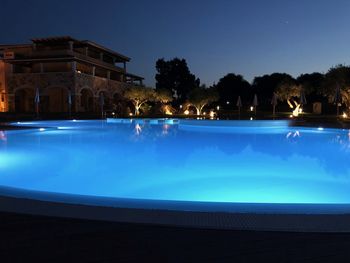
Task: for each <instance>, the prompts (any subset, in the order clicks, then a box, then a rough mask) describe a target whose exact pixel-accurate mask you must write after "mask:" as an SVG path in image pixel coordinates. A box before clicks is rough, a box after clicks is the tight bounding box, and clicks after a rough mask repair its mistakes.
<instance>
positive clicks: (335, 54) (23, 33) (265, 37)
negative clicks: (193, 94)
mask: <svg viewBox="0 0 350 263" xmlns="http://www.w3.org/2000/svg"><path fill="white" fill-rule="evenodd" d="M1 10H2V12H1V21H2V22H1V26H0V28H1V31H0V32H1V33H0V43H4V44H5V43H6V44H7V43H22V42H28V41H29V39H30V38H32V37H45V36H58V35H71V36H73V37H75V38H78V39H89V40H92V41H95V42H97V43H100V44H102V45H105V46H106V47H109V48H111V49H114V50H116V51H118V52H120V53H123V54H125V55H127V56H129V57H131V58H132V61H131V63H129V71H132V73H135V74H139V75H142V76H144V77H145V78H146V84H148V85H154V82H155V80H154V75H155V61H156V60H157V59H158V58H161V57H164V58H165V59H170V58H173V57H180V58H185V59H186V60H187V62H188V65H189V67H190V70H191V71H192V72H193V73H194V74H195V75H196V76H197V77H199V78H200V79H201V81H202V82H204V83H206V84H208V85H210V84H212V83H213V82H217V81H218V80H219V79H220V78H221V77H223V76H224V75H225V74H226V73H230V72H233V73H239V74H242V75H243V76H244V77H245V78H246V79H247V80H249V81H251V80H252V78H253V77H254V76H259V75H263V74H267V73H272V72H287V73H290V74H292V75H293V76H297V75H299V74H300V73H308V72H310V73H311V72H314V71H319V72H326V71H327V70H328V69H329V67H331V66H334V65H336V64H339V63H343V64H349V61H350V1H348V0H336V1H334V0H333V1H332V0H235V1H234V0H217V1H214V0H210V1H205V0H203V1H200V0H187V1H186V0H173V1H171V0H149V1H146V0H139V1H136V0H100V1H90V0H85V1H82V0H79V1H78V0H59V1H57V0H30V1H29V0H22V1H19V0H17V1H13V0H1Z"/></svg>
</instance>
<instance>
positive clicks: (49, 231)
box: [0, 212, 350, 263]
mask: <svg viewBox="0 0 350 263" xmlns="http://www.w3.org/2000/svg"><path fill="white" fill-rule="evenodd" d="M0 233H1V235H0V258H1V262H288V263H290V262H298V263H301V262H332V263H333V262H349V260H350V250H349V247H350V235H349V234H344V233H295V232H294V233H293V232H266V231H237V230H212V229H198V228H181V227H164V226H157V225H144V224H126V223H116V222H104V221H94V220H81V219H70V218H58V217H45V216H34V215H23V214H16V213H4V212H1V213H0Z"/></svg>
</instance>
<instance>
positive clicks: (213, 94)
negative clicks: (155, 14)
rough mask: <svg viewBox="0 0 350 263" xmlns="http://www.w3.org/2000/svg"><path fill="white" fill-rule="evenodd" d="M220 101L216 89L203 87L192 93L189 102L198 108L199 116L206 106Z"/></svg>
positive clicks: (193, 90)
mask: <svg viewBox="0 0 350 263" xmlns="http://www.w3.org/2000/svg"><path fill="white" fill-rule="evenodd" d="M218 99H219V95H218V93H217V90H216V89H215V88H213V87H211V88H207V87H206V86H205V85H202V86H200V87H197V88H194V89H192V90H191V91H190V93H189V98H188V102H189V104H190V105H192V106H194V107H195V108H196V111H197V115H201V114H202V110H203V108H204V107H205V106H206V105H208V104H210V103H212V102H215V101H217V100H218Z"/></svg>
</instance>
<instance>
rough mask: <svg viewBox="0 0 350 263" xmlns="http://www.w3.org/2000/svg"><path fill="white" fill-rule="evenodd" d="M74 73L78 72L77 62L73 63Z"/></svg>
mask: <svg viewBox="0 0 350 263" xmlns="http://www.w3.org/2000/svg"><path fill="white" fill-rule="evenodd" d="M72 71H73V72H76V71H77V62H75V61H72Z"/></svg>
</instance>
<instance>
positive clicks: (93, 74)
mask: <svg viewBox="0 0 350 263" xmlns="http://www.w3.org/2000/svg"><path fill="white" fill-rule="evenodd" d="M95 73H96V67H95V66H93V67H92V76H93V77H95Z"/></svg>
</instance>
